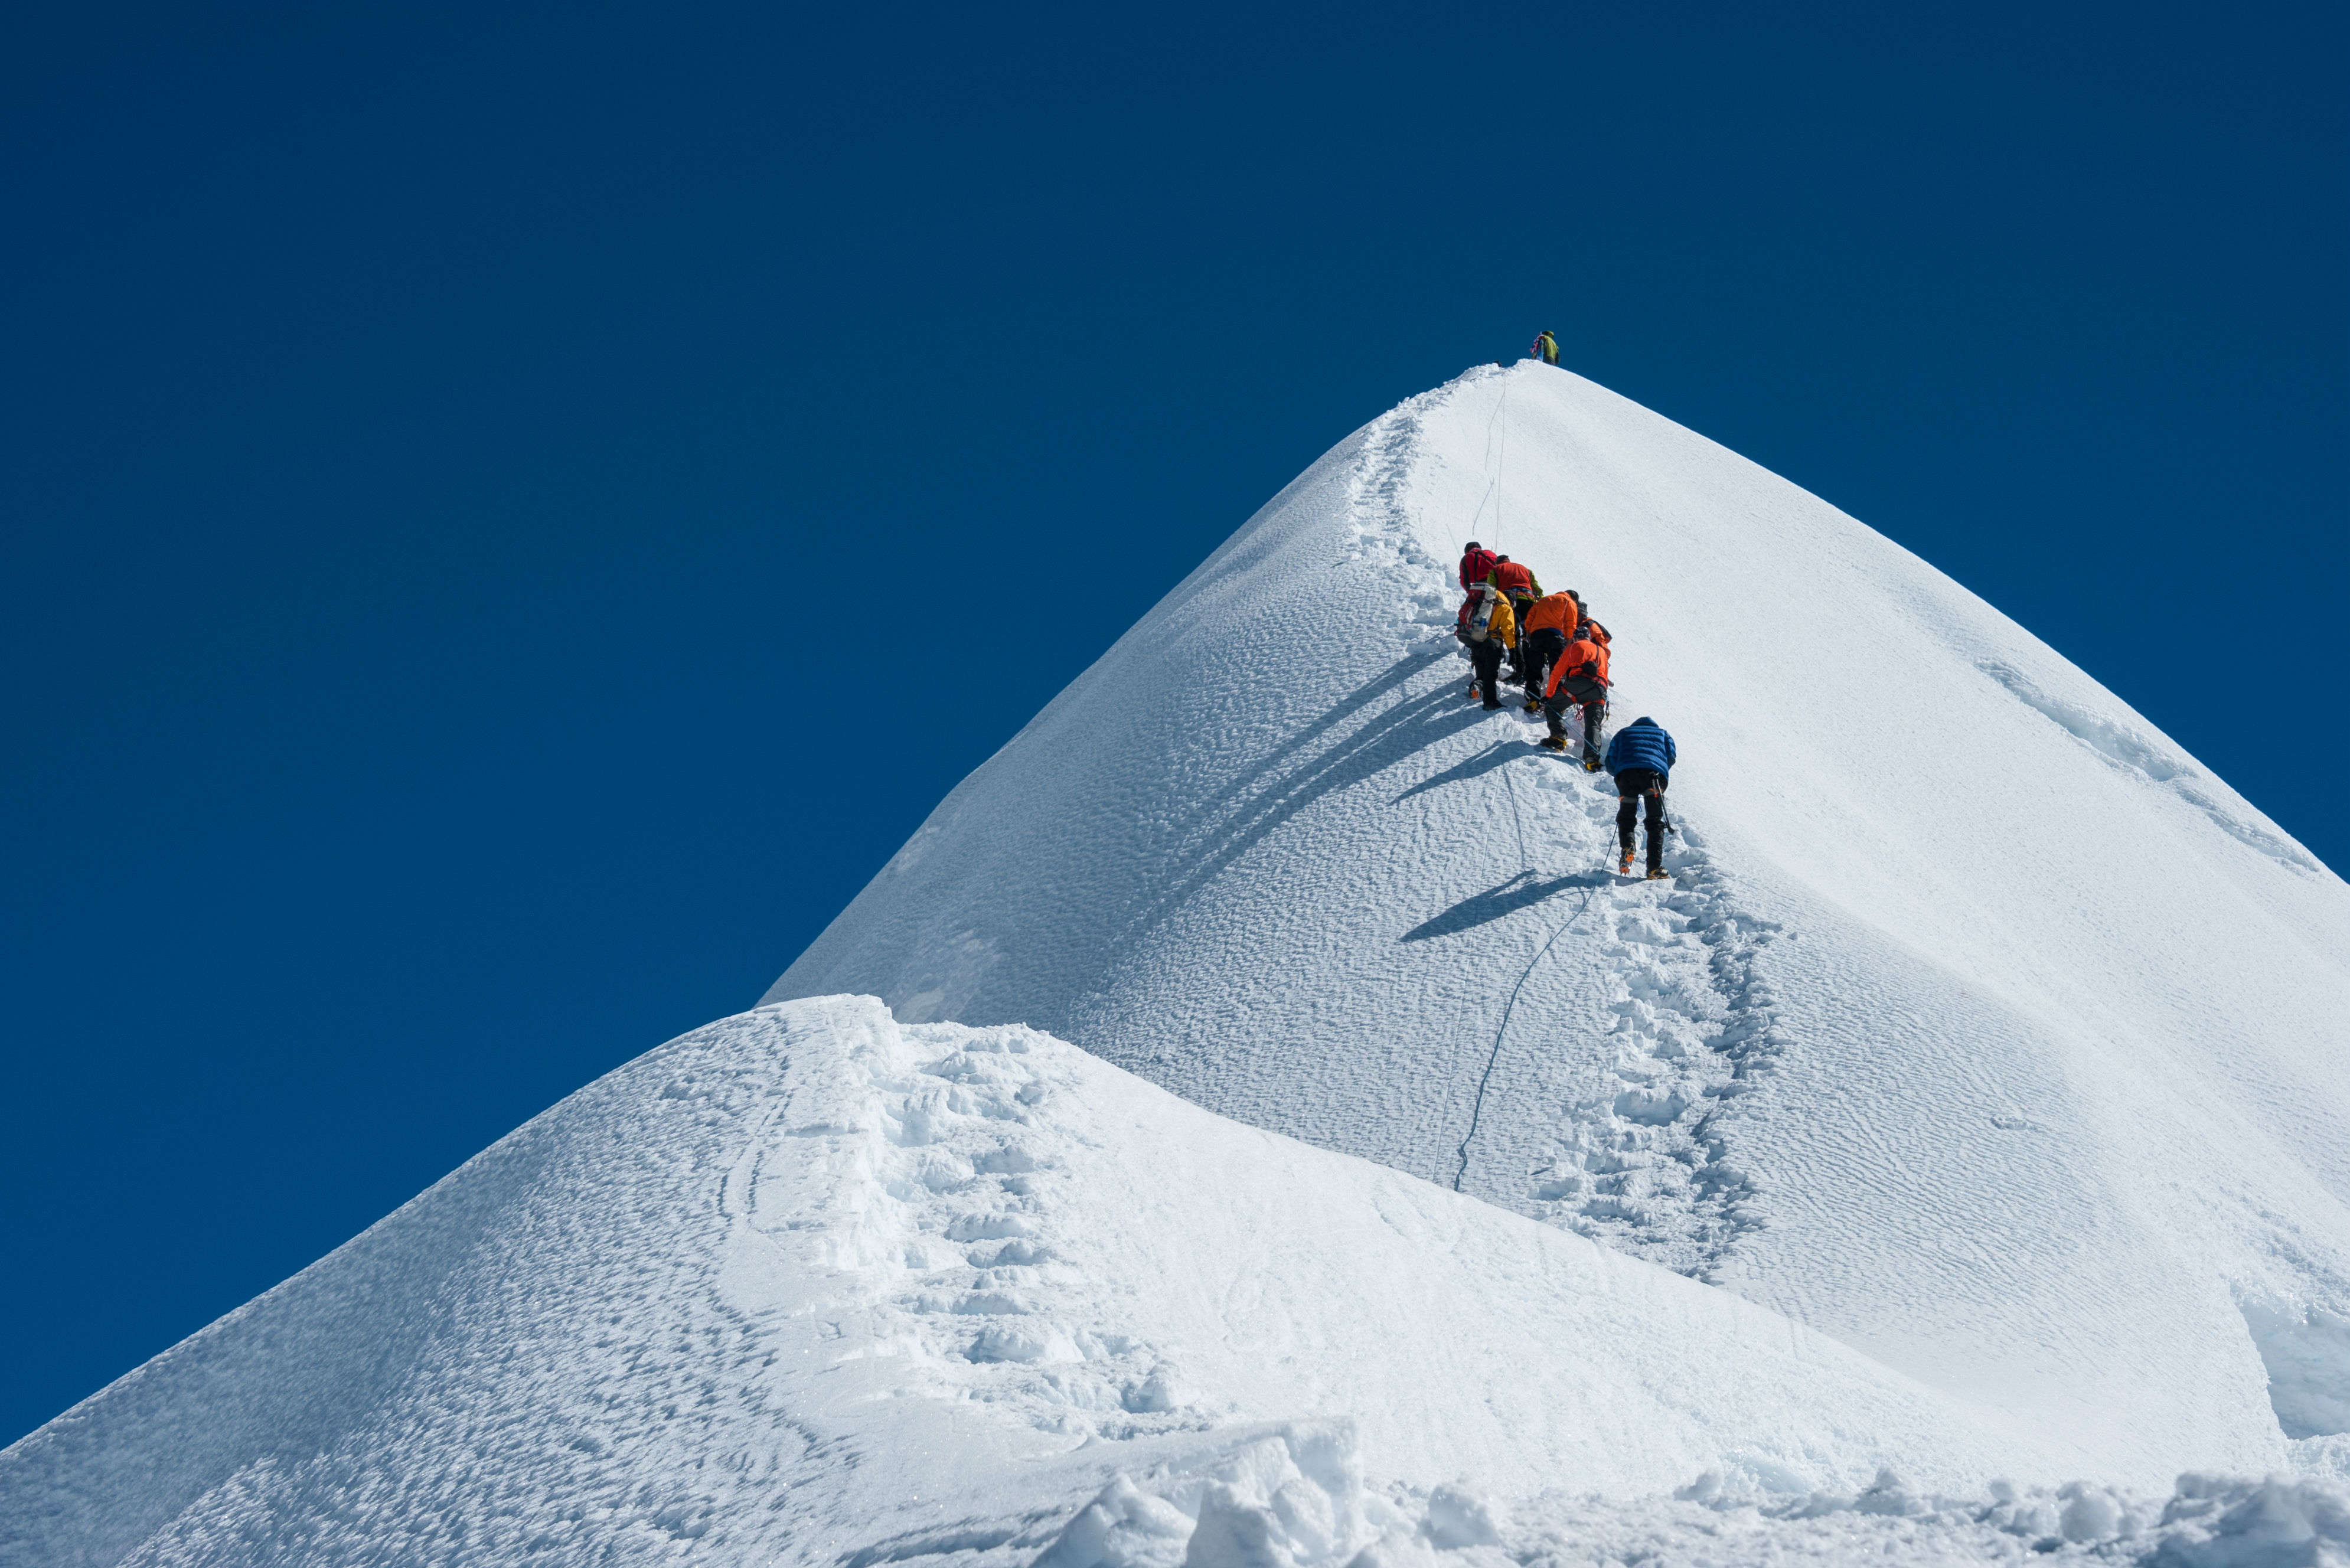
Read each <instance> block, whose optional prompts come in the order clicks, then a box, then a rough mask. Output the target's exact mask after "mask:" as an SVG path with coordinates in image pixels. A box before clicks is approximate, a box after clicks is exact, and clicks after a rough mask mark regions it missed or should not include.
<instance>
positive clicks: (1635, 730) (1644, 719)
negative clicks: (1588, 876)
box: [1607, 713, 1673, 882]
mask: <svg viewBox="0 0 2350 1568" xmlns="http://www.w3.org/2000/svg"><path fill="white" fill-rule="evenodd" d="M1607 771H1608V772H1609V773H1610V774H1614V775H1615V778H1616V795H1617V805H1616V842H1617V847H1618V848H1619V849H1621V850H1622V853H1621V854H1620V855H1618V856H1617V859H1616V874H1617V876H1619V877H1629V876H1630V875H1631V874H1632V821H1633V818H1634V817H1636V816H1638V815H1639V814H1640V807H1641V804H1642V803H1643V802H1646V803H1647V805H1648V822H1647V824H1646V826H1647V827H1648V880H1649V881H1651V882H1660V881H1663V880H1664V879H1665V877H1666V876H1667V873H1666V871H1665V784H1666V782H1667V781H1668V780H1669V778H1670V777H1671V776H1672V772H1673V738H1672V736H1670V735H1669V734H1667V733H1666V732H1665V729H1664V726H1663V725H1661V724H1659V723H1658V722H1656V721H1655V720H1654V719H1651V718H1649V717H1648V715H1647V714H1645V713H1643V714H1641V715H1640V716H1639V717H1638V718H1637V719H1635V720H1633V721H1632V722H1630V723H1628V724H1627V725H1625V726H1624V728H1623V729H1621V730H1619V731H1618V732H1617V735H1616V738H1615V739H1614V740H1612V741H1610V742H1607Z"/></svg>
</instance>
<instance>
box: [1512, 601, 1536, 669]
mask: <svg viewBox="0 0 2350 1568" xmlns="http://www.w3.org/2000/svg"><path fill="white" fill-rule="evenodd" d="M1532 608H1534V600H1532V599H1522V598H1519V597H1517V596H1516V595H1514V594H1513V595H1512V596H1511V597H1510V613H1511V614H1512V615H1513V616H1515V617H1517V618H1518V645H1517V647H1515V648H1513V649H1510V679H1511V680H1524V679H1525V675H1526V611H1528V610H1530V609H1532Z"/></svg>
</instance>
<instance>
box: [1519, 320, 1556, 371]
mask: <svg viewBox="0 0 2350 1568" xmlns="http://www.w3.org/2000/svg"><path fill="white" fill-rule="evenodd" d="M1526 352H1527V353H1528V354H1529V355H1531V356H1533V357H1534V358H1537V359H1539V360H1541V361H1542V362H1543V363H1544V364H1545V365H1555V364H1557V363H1558V337H1557V336H1556V335H1555V334H1554V333H1553V332H1552V331H1551V330H1550V328H1548V327H1544V328H1543V329H1542V330H1541V331H1540V332H1537V333H1536V334H1534V347H1533V348H1529V349H1527V350H1526Z"/></svg>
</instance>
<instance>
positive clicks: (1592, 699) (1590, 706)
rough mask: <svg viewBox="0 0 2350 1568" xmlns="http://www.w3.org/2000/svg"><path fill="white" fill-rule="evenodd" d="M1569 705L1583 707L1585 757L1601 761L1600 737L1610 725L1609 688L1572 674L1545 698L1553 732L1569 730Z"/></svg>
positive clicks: (1544, 714)
mask: <svg viewBox="0 0 2350 1568" xmlns="http://www.w3.org/2000/svg"><path fill="white" fill-rule="evenodd" d="M1569 708H1580V709H1582V710H1583V760H1584V761H1585V762H1586V763H1597V762H1598V761H1599V740H1600V736H1601V734H1602V733H1603V732H1605V731H1606V730H1607V688H1606V687H1605V686H1602V685H1601V684H1599V682H1598V681H1596V680H1586V679H1584V678H1583V677H1581V676H1579V675H1570V676H1567V677H1566V678H1565V679H1564V680H1561V681H1560V682H1559V683H1558V690H1557V691H1554V692H1552V693H1551V694H1550V696H1549V697H1548V698H1546V699H1544V702H1543V716H1544V718H1546V719H1548V720H1549V721H1550V732H1551V733H1552V734H1554V735H1564V734H1565V733H1566V725H1565V723H1564V722H1562V721H1563V720H1564V719H1565V716H1566V711H1567V710H1568V709H1569Z"/></svg>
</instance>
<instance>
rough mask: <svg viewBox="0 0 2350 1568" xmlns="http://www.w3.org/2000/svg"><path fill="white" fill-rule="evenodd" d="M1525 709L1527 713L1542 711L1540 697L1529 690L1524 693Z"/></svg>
mask: <svg viewBox="0 0 2350 1568" xmlns="http://www.w3.org/2000/svg"><path fill="white" fill-rule="evenodd" d="M1526 711H1527V712H1529V713H1539V712H1541V711H1542V699H1541V698H1539V697H1537V696H1535V695H1534V693H1532V692H1531V691H1530V692H1528V693H1527V694H1526Z"/></svg>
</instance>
